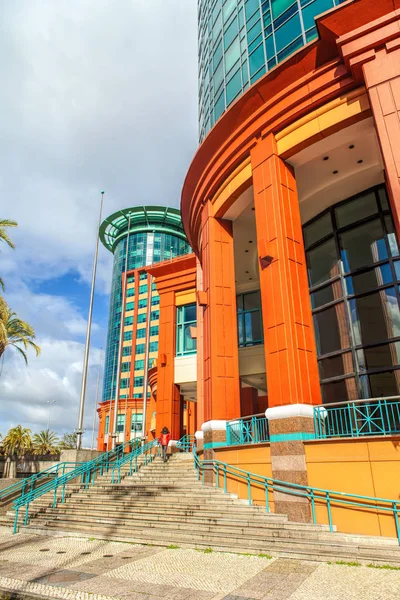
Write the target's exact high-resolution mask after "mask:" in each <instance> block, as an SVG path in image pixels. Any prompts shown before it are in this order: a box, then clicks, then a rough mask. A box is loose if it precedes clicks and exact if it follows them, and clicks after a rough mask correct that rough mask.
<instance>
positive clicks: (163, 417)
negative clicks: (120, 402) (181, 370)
mask: <svg viewBox="0 0 400 600" xmlns="http://www.w3.org/2000/svg"><path fill="white" fill-rule="evenodd" d="M175 330H176V307H175V293H174V292H165V293H160V328H159V337H158V361H157V367H158V380H157V435H158V434H159V433H160V431H161V429H162V428H163V427H168V429H169V430H170V432H171V436H172V439H175V440H176V439H179V436H180V393H179V388H178V386H176V385H175V384H174V367H175V365H174V357H175V340H176V333H175Z"/></svg>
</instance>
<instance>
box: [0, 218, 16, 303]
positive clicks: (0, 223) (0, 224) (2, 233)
mask: <svg viewBox="0 0 400 600" xmlns="http://www.w3.org/2000/svg"><path fill="white" fill-rule="evenodd" d="M17 225H18V223H17V222H16V221H10V219H0V241H1V242H4V243H6V244H7V246H9V247H10V248H14V247H15V246H14V244H13V243H12V241H11V240H10V238H9V237H8V234H7V232H6V227H17ZM0 287H1V289H2V290H3V292H4V281H3V280H2V278H1V277H0Z"/></svg>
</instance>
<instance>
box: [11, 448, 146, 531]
mask: <svg viewBox="0 0 400 600" xmlns="http://www.w3.org/2000/svg"><path fill="white" fill-rule="evenodd" d="M139 443H140V442H139V441H138V440H135V439H132V440H129V441H128V442H125V443H124V444H121V445H119V446H117V447H116V448H115V449H113V450H110V451H109V452H104V453H103V454H101V455H100V456H97V457H96V458H95V459H93V460H90V461H87V462H84V463H78V466H76V467H75V468H73V469H71V470H68V469H64V471H62V470H59V471H58V474H57V475H55V476H51V475H50V479H47V481H45V482H44V483H42V484H41V485H40V486H39V487H37V486H36V483H37V481H36V480H34V481H32V482H31V484H30V485H26V484H25V485H23V486H22V487H21V495H20V496H19V498H17V499H16V500H15V501H14V503H13V505H12V506H13V508H14V510H15V518H14V533H16V532H17V525H18V515H19V511H20V509H21V508H22V507H25V517H24V525H27V523H28V520H29V505H30V504H31V502H33V501H34V500H36V499H37V498H40V497H41V496H43V495H44V494H47V493H49V492H53V507H55V506H56V505H57V502H58V501H61V502H65V488H66V485H67V484H68V483H70V482H72V481H74V480H76V479H80V481H81V483H82V484H84V486H85V488H87V487H89V484H90V483H92V484H93V483H94V482H95V479H96V475H103V473H105V472H108V470H109V469H110V467H112V466H114V465H115V464H116V463H122V461H124V460H125V459H128V457H129V456H130V455H131V454H134V453H135V452H137V451H138V450H142V449H143V448H145V447H139V446H138V445H139ZM132 447H133V450H132ZM127 449H128V452H125V451H126V450H127ZM62 464H64V463H61V465H62ZM67 464H68V463H67ZM46 471H47V470H46ZM43 473H44V472H43V471H42V472H41V473H38V474H37V475H41V474H43ZM47 477H48V476H47ZM28 479H31V478H28ZM45 479H46V477H45ZM23 481H24V480H23ZM10 487H12V486H10ZM6 489H7V488H6ZM3 491H5V490H3Z"/></svg>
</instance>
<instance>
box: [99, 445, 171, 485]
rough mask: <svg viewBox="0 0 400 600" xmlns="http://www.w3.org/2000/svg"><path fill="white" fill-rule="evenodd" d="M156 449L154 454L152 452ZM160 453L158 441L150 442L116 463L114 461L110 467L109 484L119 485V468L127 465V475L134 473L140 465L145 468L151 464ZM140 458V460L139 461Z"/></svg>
mask: <svg viewBox="0 0 400 600" xmlns="http://www.w3.org/2000/svg"><path fill="white" fill-rule="evenodd" d="M153 449H156V452H154V451H153ZM159 453H160V447H159V445H158V440H152V441H151V442H148V443H147V444H144V445H143V446H139V447H137V448H135V449H134V450H133V451H132V452H130V453H129V454H125V455H124V456H122V458H120V459H119V460H118V461H115V462H114V463H113V464H112V466H111V482H112V483H120V481H121V467H122V466H124V465H126V464H128V463H129V471H128V473H129V475H132V474H133V473H136V472H137V471H138V469H139V468H140V466H141V465H143V466H146V465H148V464H150V463H151V462H153V460H154V459H155V457H156V456H158V455H159ZM140 458H142V460H140Z"/></svg>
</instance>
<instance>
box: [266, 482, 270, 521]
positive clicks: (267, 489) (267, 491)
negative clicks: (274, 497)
mask: <svg viewBox="0 0 400 600" xmlns="http://www.w3.org/2000/svg"><path fill="white" fill-rule="evenodd" d="M265 510H266V512H267V513H269V512H270V508H269V484H268V479H266V480H265Z"/></svg>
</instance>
